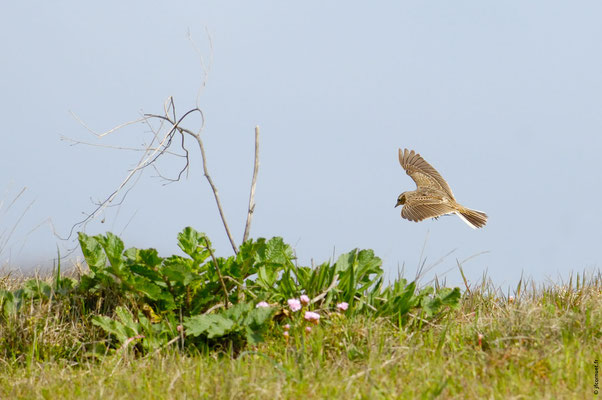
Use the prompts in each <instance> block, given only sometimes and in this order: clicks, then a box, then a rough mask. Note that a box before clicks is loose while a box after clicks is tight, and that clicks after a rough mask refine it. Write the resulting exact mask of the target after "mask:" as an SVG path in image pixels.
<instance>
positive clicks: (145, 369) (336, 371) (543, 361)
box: [0, 276, 602, 399]
mask: <svg viewBox="0 0 602 400" xmlns="http://www.w3.org/2000/svg"><path fill="white" fill-rule="evenodd" d="M49 279H51V278H49ZM21 282H22V281H21V280H18V279H17V280H15V279H11V278H10V277H9V276H5V277H4V278H0V285H1V286H0V289H11V290H14V289H15V288H17V287H19V284H20V283H21ZM523 286H524V285H523ZM515 297H516V299H515V300H514V301H509V300H508V299H507V298H505V297H504V296H503V295H501V294H500V291H499V290H495V288H494V287H493V285H492V284H491V283H488V284H482V285H479V286H475V287H472V288H470V289H469V290H466V291H465V293H464V295H463V298H462V300H461V303H460V307H459V308H458V309H457V310H452V311H451V312H450V313H448V314H446V315H445V317H443V318H442V319H439V320H433V321H428V322H427V321H425V322H424V323H423V324H422V325H420V323H418V324H409V325H408V327H405V328H399V327H398V326H396V325H394V324H393V323H391V320H390V319H373V318H369V317H366V316H358V317H355V318H353V319H348V318H346V317H345V316H344V315H340V314H335V313H333V314H331V315H330V317H329V318H323V320H322V321H321V322H320V325H318V326H317V327H315V328H314V330H313V331H312V332H311V334H309V335H307V337H305V338H302V337H300V336H297V337H291V340H290V342H289V343H288V344H287V343H286V341H285V340H284V338H283V336H282V330H281V327H280V326H279V325H274V326H273V329H272V331H271V333H270V335H269V336H268V337H267V338H266V342H265V343H261V344H260V345H259V346H257V347H256V348H250V347H247V348H246V349H245V350H244V351H243V352H241V353H236V354H235V355H233V354H232V353H231V352H230V351H228V349H225V350H222V351H208V352H206V353H205V354H192V355H190V354H188V355H186V354H184V353H182V352H180V351H179V350H178V348H177V344H173V345H172V347H170V348H169V349H167V350H164V351H161V352H158V353H153V354H150V355H147V356H144V357H141V356H139V355H136V354H134V353H132V352H131V351H130V349H129V348H124V349H123V350H122V351H119V352H117V353H116V354H114V355H111V356H107V357H90V356H89V352H87V351H86V349H87V348H88V349H89V347H90V346H91V345H93V343H94V342H95V341H102V340H104V338H105V336H104V335H103V332H102V331H101V330H99V329H98V328H97V327H95V326H93V325H92V324H91V323H90V317H89V316H88V315H84V314H82V313H81V310H80V308H78V307H75V306H74V304H73V303H70V302H68V301H56V302H53V301H47V302H32V303H31V304H30V305H29V306H28V307H24V308H23V309H22V312H20V313H19V315H18V316H16V317H14V318H9V319H4V320H1V322H0V363H1V364H2V367H0V398H2V399H4V398H53V399H55V398H64V399H82V398H124V399H125V398H127V399H133V398H157V399H184V398H195V399H198V398H218V399H220V398H266V399H272V398H282V399H287V398H290V399H298V398H307V399H321V398H345V399H347V398H366V399H378V398H437V397H439V398H458V399H483V398H499V399H512V398H515V399H519V398H544V399H546V398H548V399H560V398H563V399H565V398H566V399H571V398H574V399H585V398H595V397H597V396H596V395H594V392H593V390H594V389H593V385H594V367H593V363H594V360H596V359H598V360H600V356H601V355H602V339H601V338H602V332H601V328H600V327H601V326H602V280H601V279H600V277H599V276H598V277H592V278H590V279H587V280H585V279H581V280H579V279H577V284H575V283H574V282H567V283H565V284H561V285H547V286H544V287H538V288H536V287H534V286H531V287H530V288H529V289H524V287H523V288H521V287H519V288H518V290H517V293H515ZM413 318H415V319H419V318H420V316H413ZM418 322H419V320H418ZM479 335H482V337H481V345H479Z"/></svg>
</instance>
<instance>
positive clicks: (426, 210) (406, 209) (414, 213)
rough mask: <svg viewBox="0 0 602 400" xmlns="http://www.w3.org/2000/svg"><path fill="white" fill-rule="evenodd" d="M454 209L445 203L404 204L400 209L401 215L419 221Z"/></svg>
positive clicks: (452, 211)
mask: <svg viewBox="0 0 602 400" xmlns="http://www.w3.org/2000/svg"><path fill="white" fill-rule="evenodd" d="M454 212H456V210H455V209H453V208H452V207H450V206H449V205H447V204H441V203H440V204H418V203H412V204H406V205H404V206H403V208H402V209H401V216H402V217H403V218H405V219H407V220H410V221H414V222H419V221H422V220H424V219H427V218H436V217H439V216H441V215H447V214H452V213H454Z"/></svg>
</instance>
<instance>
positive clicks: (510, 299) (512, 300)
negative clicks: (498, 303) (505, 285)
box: [508, 296, 514, 304]
mask: <svg viewBox="0 0 602 400" xmlns="http://www.w3.org/2000/svg"><path fill="white" fill-rule="evenodd" d="M508 303H510V304H512V303H514V296H510V297H508Z"/></svg>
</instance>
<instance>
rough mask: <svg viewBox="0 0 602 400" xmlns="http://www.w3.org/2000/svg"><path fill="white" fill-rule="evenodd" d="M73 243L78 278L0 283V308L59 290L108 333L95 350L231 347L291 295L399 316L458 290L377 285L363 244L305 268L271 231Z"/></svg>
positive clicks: (275, 315) (269, 326)
mask: <svg viewBox="0 0 602 400" xmlns="http://www.w3.org/2000/svg"><path fill="white" fill-rule="evenodd" d="M79 243H80V246H81V249H82V253H83V255H84V258H85V260H86V263H87V264H88V266H89V268H90V271H89V273H87V274H86V275H83V276H81V279H80V280H79V282H77V281H76V280H74V279H72V278H62V279H61V278H60V276H58V275H57V278H56V282H55V283H54V285H49V284H48V283H45V282H42V281H39V280H35V279H34V280H30V281H28V282H26V283H25V284H24V285H23V287H22V288H21V289H18V290H16V291H7V290H4V291H0V315H1V317H2V318H4V319H6V318H9V317H10V316H14V315H16V314H17V313H18V312H19V310H20V309H21V308H22V307H24V306H25V305H26V304H28V303H27V302H32V301H36V302H42V303H43V302H50V301H52V299H53V298H54V299H60V298H62V299H68V301H70V303H71V304H72V306H69V308H70V309H74V308H76V306H77V307H79V309H80V310H81V311H80V312H79V314H78V315H84V316H86V317H87V318H88V320H89V321H90V322H91V323H92V325H93V326H96V327H99V328H101V332H104V334H105V335H107V336H106V337H105V338H106V340H105V341H104V342H102V343H106V344H107V346H105V345H95V347H94V349H93V351H94V352H95V354H98V353H107V352H114V351H115V350H118V351H119V350H122V349H127V348H133V349H135V351H136V352H139V353H141V354H146V353H149V352H151V351H156V350H159V349H161V348H163V347H166V346H169V345H171V344H174V343H177V344H178V346H179V347H180V348H182V349H196V350H202V351H203V350H206V349H213V348H230V349H234V350H236V351H238V350H240V349H242V348H243V347H244V346H245V345H247V344H249V345H256V344H258V343H260V342H261V341H263V339H264V336H265V334H266V333H267V332H272V331H273V328H274V327H275V326H276V325H279V324H282V325H287V323H288V322H292V321H293V320H294V317H293V315H292V314H293V313H295V312H296V311H299V310H300V309H301V307H300V306H299V307H298V308H294V305H295V302H297V303H298V302H299V298H300V299H301V301H303V307H305V310H306V311H305V312H306V313H307V312H309V314H306V315H305V318H306V319H308V318H310V319H308V321H309V320H311V321H313V323H315V324H317V323H318V320H319V318H320V316H321V317H322V320H323V321H324V320H327V319H328V317H329V315H331V314H332V313H333V312H335V311H336V310H337V309H338V310H339V311H340V310H341V307H343V305H344V310H345V315H346V316H347V317H348V318H349V317H353V316H358V315H364V316H367V317H373V318H376V317H384V318H388V319H390V320H391V321H392V322H393V323H394V324H396V325H397V324H399V325H403V326H408V325H411V324H413V323H415V322H416V321H420V323H421V322H422V321H424V320H425V319H431V320H434V319H438V318H441V317H442V316H444V315H445V313H446V311H447V310H449V309H450V308H455V307H457V305H458V301H459V299H460V290H459V289H458V288H454V289H449V288H442V289H439V290H435V289H433V288H432V287H426V288H423V289H422V290H417V288H416V284H415V282H410V283H408V282H407V281H406V280H405V279H401V278H400V279H398V280H396V281H394V282H393V283H392V284H390V285H386V284H385V283H384V279H383V269H382V261H381V259H380V258H378V257H376V256H375V255H374V252H373V251H372V250H358V249H354V250H352V251H350V252H348V253H345V254H342V255H341V256H340V257H339V258H338V259H337V261H336V262H334V263H332V262H330V261H326V262H324V263H322V264H320V265H318V266H317V267H315V268H310V267H306V266H299V265H297V264H296V262H295V257H294V254H293V250H292V248H291V247H290V246H289V245H288V244H286V243H285V242H284V241H283V239H282V238H280V237H274V238H272V239H269V240H266V239H263V238H260V239H257V240H253V239H251V240H248V241H246V242H244V243H243V244H242V245H241V246H240V248H239V249H238V252H237V253H236V254H235V255H233V256H230V257H227V258H224V257H217V256H215V253H214V250H213V248H212V247H211V241H210V240H209V238H208V237H207V236H206V235H205V234H204V233H200V232H197V231H196V230H194V229H193V228H190V227H187V228H185V229H184V230H183V231H182V232H181V233H179V234H178V246H179V247H180V249H181V250H182V251H183V252H184V254H185V255H184V256H181V255H172V256H169V257H165V258H164V257H160V256H159V255H158V252H157V250H155V249H152V248H151V249H137V248H133V247H132V248H128V249H126V248H125V246H124V244H123V241H122V240H121V239H120V238H119V237H117V236H116V235H114V234H112V233H107V234H105V235H95V236H89V235H86V234H84V233H80V234H79ZM53 286H54V287H53ZM310 310H311V311H310ZM337 315H340V314H338V313H337ZM414 317H416V318H414ZM420 323H419V324H420ZM277 331H278V332H281V331H282V329H278V330H277ZM287 335H288V333H287ZM285 336H286V335H285ZM287 340H288V337H287ZM96 343H98V341H96Z"/></svg>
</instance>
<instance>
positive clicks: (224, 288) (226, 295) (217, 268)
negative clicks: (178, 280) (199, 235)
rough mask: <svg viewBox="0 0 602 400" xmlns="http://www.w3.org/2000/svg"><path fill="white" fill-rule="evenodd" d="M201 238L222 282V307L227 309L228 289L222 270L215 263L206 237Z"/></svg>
mask: <svg viewBox="0 0 602 400" xmlns="http://www.w3.org/2000/svg"><path fill="white" fill-rule="evenodd" d="M203 239H205V248H206V249H207V250H208V251H209V254H210V255H211V259H213V264H214V265H215V270H216V271H217V277H218V278H219V282H220V283H221V284H222V289H223V290H224V297H225V298H224V307H226V309H228V289H226V284H225V283H224V278H223V277H222V272H221V271H220V269H219V264H218V263H217V259H216V258H215V256H214V255H213V251H211V247H209V241H208V240H207V238H206V237H203Z"/></svg>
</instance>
